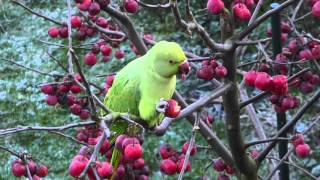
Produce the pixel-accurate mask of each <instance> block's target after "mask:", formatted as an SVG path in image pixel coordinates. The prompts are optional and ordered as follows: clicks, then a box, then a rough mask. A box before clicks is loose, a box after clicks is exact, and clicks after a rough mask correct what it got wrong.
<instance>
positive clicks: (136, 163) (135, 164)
mask: <svg viewBox="0 0 320 180" xmlns="http://www.w3.org/2000/svg"><path fill="white" fill-rule="evenodd" d="M143 166H144V159H142V158H140V159H137V160H135V161H134V162H133V169H141V168H143Z"/></svg>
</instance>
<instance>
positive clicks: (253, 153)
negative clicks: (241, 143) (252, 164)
mask: <svg viewBox="0 0 320 180" xmlns="http://www.w3.org/2000/svg"><path fill="white" fill-rule="evenodd" d="M250 155H251V157H253V158H256V157H258V156H259V152H258V151H257V150H252V151H251V152H250Z"/></svg>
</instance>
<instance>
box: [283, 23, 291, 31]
mask: <svg viewBox="0 0 320 180" xmlns="http://www.w3.org/2000/svg"><path fill="white" fill-rule="evenodd" d="M281 31H282V32H283V33H289V32H290V31H291V29H290V24H289V22H284V21H282V22H281Z"/></svg>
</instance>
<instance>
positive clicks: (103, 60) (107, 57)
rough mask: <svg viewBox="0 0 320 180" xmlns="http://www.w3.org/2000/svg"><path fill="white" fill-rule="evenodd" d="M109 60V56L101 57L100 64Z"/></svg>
mask: <svg viewBox="0 0 320 180" xmlns="http://www.w3.org/2000/svg"><path fill="white" fill-rule="evenodd" d="M110 59H111V58H110V56H103V57H102V62H105V63H106V62H109V61H110Z"/></svg>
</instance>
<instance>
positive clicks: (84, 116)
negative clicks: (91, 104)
mask: <svg viewBox="0 0 320 180" xmlns="http://www.w3.org/2000/svg"><path fill="white" fill-rule="evenodd" d="M79 117H80V119H82V120H86V119H88V118H89V117H90V111H89V110H88V109H82V110H81V112H80V114H79Z"/></svg>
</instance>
